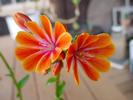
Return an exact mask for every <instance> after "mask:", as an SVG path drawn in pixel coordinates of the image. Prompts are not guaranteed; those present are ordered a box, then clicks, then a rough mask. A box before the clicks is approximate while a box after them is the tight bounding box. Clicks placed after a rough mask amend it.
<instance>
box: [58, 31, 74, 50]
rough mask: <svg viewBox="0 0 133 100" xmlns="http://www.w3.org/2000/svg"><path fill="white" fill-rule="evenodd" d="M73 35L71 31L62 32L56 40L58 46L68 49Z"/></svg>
mask: <svg viewBox="0 0 133 100" xmlns="http://www.w3.org/2000/svg"><path fill="white" fill-rule="evenodd" d="M71 40H72V37H71V35H70V34H69V33H67V32H64V33H63V34H61V35H60V36H59V38H58V40H57V42H56V45H57V47H59V48H61V49H62V50H66V49H68V48H69V46H70V44H71Z"/></svg>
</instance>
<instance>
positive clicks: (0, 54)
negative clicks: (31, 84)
mask: <svg viewBox="0 0 133 100" xmlns="http://www.w3.org/2000/svg"><path fill="white" fill-rule="evenodd" d="M0 57H1V59H2V61H3V62H4V64H5V65H6V68H7V69H8V71H9V73H10V76H11V78H12V81H13V83H14V85H15V87H16V89H17V91H18V94H19V99H20V100H23V96H22V91H21V89H20V88H19V87H18V85H17V83H18V82H17V79H16V77H15V74H14V72H13V70H12V68H11V66H10V65H9V64H8V62H7V61H6V59H5V57H4V55H3V54H2V52H1V51H0Z"/></svg>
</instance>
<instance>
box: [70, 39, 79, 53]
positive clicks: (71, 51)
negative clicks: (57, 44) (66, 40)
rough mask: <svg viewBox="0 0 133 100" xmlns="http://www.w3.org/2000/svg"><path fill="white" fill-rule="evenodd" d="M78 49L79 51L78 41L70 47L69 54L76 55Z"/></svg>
mask: <svg viewBox="0 0 133 100" xmlns="http://www.w3.org/2000/svg"><path fill="white" fill-rule="evenodd" d="M77 49H78V44H77V42H76V41H74V42H73V43H72V44H71V45H70V47H69V49H68V53H69V54H74V52H76V51H77Z"/></svg>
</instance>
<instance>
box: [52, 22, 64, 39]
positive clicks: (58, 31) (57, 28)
mask: <svg viewBox="0 0 133 100" xmlns="http://www.w3.org/2000/svg"><path fill="white" fill-rule="evenodd" d="M64 32H66V29H65V27H64V26H63V24H61V23H60V22H56V23H55V29H54V33H55V40H57V39H58V37H59V36H60V35H61V34H63V33H64Z"/></svg>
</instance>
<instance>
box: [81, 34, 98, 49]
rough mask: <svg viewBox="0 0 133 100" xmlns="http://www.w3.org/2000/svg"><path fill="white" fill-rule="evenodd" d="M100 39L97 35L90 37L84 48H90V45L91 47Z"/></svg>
mask: <svg viewBox="0 0 133 100" xmlns="http://www.w3.org/2000/svg"><path fill="white" fill-rule="evenodd" d="M98 39H99V37H98V36H97V35H89V36H88V38H87V39H86V41H85V42H84V44H83V48H84V47H88V45H90V44H92V43H95V42H96V41H97V40H98Z"/></svg>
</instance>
